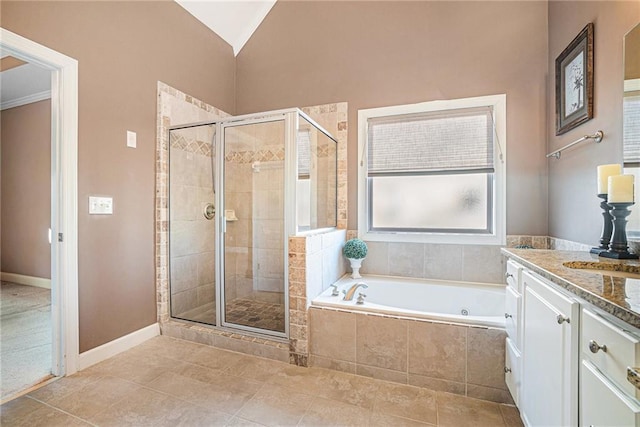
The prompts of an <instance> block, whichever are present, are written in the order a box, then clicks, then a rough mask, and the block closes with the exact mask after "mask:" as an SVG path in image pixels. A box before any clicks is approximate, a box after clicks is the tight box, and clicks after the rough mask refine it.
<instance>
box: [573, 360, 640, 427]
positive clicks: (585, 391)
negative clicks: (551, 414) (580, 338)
mask: <svg viewBox="0 0 640 427" xmlns="http://www.w3.org/2000/svg"><path fill="white" fill-rule="evenodd" d="M580 383H581V384H580V391H581V393H580V394H581V404H580V408H581V409H580V412H581V419H580V425H582V426H585V427H592V426H593V427H598V426H616V427H626V426H636V425H638V423H639V422H640V406H639V405H638V402H637V401H636V400H633V399H630V398H629V397H628V396H627V395H625V394H624V393H623V392H622V391H620V390H619V389H618V388H617V387H616V386H615V385H613V384H612V383H611V382H610V381H609V380H608V379H607V378H605V377H604V375H602V373H601V372H600V371H598V368H596V367H595V366H594V365H593V364H592V363H591V362H589V361H587V360H583V361H582V375H581V381H580Z"/></svg>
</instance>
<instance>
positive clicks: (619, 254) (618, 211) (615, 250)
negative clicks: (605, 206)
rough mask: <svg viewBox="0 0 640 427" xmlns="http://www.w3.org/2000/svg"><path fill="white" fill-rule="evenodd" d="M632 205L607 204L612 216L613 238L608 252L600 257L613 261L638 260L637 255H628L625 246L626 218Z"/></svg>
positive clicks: (604, 252) (602, 253)
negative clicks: (612, 259)
mask: <svg viewBox="0 0 640 427" xmlns="http://www.w3.org/2000/svg"><path fill="white" fill-rule="evenodd" d="M632 205H633V203H609V206H611V208H612V209H611V215H612V216H613V237H612V238H611V243H609V250H608V251H603V252H600V256H601V257H605V258H614V259H638V255H636V254H632V253H629V250H628V249H629V247H628V246H627V217H628V216H629V214H631V211H630V210H629V206H632Z"/></svg>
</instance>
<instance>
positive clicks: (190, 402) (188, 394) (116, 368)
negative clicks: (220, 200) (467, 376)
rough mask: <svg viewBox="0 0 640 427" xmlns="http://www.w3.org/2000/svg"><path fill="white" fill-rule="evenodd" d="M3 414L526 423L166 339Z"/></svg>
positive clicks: (401, 389)
mask: <svg viewBox="0 0 640 427" xmlns="http://www.w3.org/2000/svg"><path fill="white" fill-rule="evenodd" d="M0 414H1V415H0V417H1V418H0V424H2V425H7V426H9V425H20V426H27V425H28V426H42V425H47V426H50V425H64V426H70V425H74V426H75V425H80V426H90V425H93V426H108V425H111V426H126V425H135V426H139V425H171V426H173V425H188V426H196V425H207V426H237V425H248V426H259V425H268V426H276V425H280V426H282V425H292V426H293V425H299V426H321V425H322V426H324V425H357V426H362V425H370V426H425V427H426V426H432V427H433V426H442V427H445V426H449V427H450V426H467V425H473V426H476V427H519V426H522V423H521V421H520V418H519V414H518V411H517V409H516V408H515V407H513V406H511V405H503V404H498V403H494V402H487V401H483V400H478V399H473V398H467V397H463V396H458V395H454V394H450V393H445V392H437V391H432V390H425V389H421V388H418V387H413V386H410V385H402V384H394V383H389V382H385V381H381V380H375V379H371V378H362V377H359V376H355V375H352V374H347V373H343V372H336V371H332V370H326V369H319V368H300V367H297V366H291V365H287V364H285V363H279V362H277V361H272V360H266V359H263V358H259V357H255V356H247V355H243V354H239V353H234V352H230V351H225V350H220V349H216V348H212V347H208V346H203V345H199V344H196V343H192V342H188V341H183V340H176V339H172V338H168V337H162V336H161V337H156V338H153V339H151V340H149V341H147V342H145V343H143V344H141V345H139V346H137V347H135V348H133V349H131V350H129V351H126V352H124V353H121V354H119V355H118V356H115V357H113V358H111V359H108V360H106V361H104V362H102V363H100V364H97V365H94V366H92V367H91V368H88V369H86V370H84V371H82V372H79V373H77V374H75V375H72V376H69V377H64V378H61V379H59V380H57V381H54V382H52V383H50V384H48V385H47V386H45V387H42V388H40V389H38V390H35V391H32V392H30V393H29V394H27V395H25V396H22V397H20V398H18V399H15V400H12V401H10V402H8V403H5V404H4V405H2V407H1V408H0Z"/></svg>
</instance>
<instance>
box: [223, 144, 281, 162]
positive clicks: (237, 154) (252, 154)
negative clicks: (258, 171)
mask: <svg viewBox="0 0 640 427" xmlns="http://www.w3.org/2000/svg"><path fill="white" fill-rule="evenodd" d="M224 159H225V160H226V161H228V162H233V163H240V164H246V163H253V162H272V161H278V160H284V148H283V147H279V148H274V149H273V150H257V151H231V152H230V153H227V154H226V155H225V156H224Z"/></svg>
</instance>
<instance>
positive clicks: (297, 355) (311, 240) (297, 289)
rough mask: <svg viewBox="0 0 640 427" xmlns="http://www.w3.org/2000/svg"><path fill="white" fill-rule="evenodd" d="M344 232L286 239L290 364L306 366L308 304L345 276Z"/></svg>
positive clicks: (307, 359)
mask: <svg viewBox="0 0 640 427" xmlns="http://www.w3.org/2000/svg"><path fill="white" fill-rule="evenodd" d="M346 235H347V232H346V230H334V231H330V232H327V233H321V234H312V235H308V236H296V237H290V238H289V343H290V362H291V363H292V364H294V365H298V366H308V362H309V338H308V330H309V326H308V322H309V317H308V308H309V305H310V303H311V300H313V298H315V297H316V296H318V295H320V294H321V293H322V291H324V290H325V289H327V288H328V287H329V285H331V284H332V283H334V282H336V281H337V280H338V279H339V278H340V277H342V276H343V275H344V274H345V273H346V269H347V268H346V260H345V259H344V257H343V256H342V247H343V246H344V242H345V241H346Z"/></svg>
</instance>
